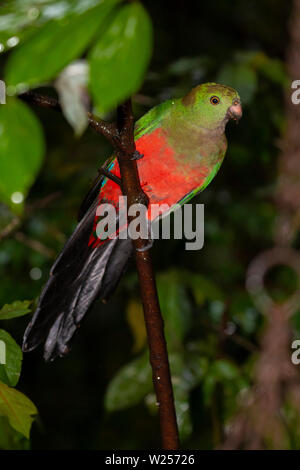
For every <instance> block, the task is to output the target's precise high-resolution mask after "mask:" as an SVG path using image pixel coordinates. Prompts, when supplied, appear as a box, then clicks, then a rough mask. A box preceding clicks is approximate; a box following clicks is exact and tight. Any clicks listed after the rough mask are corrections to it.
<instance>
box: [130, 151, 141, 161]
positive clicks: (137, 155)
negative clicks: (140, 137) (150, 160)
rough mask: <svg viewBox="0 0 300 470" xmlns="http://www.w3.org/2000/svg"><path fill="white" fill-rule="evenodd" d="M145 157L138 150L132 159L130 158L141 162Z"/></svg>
mask: <svg viewBox="0 0 300 470" xmlns="http://www.w3.org/2000/svg"><path fill="white" fill-rule="evenodd" d="M143 156H144V155H143V154H142V153H140V152H139V151H138V150H136V151H135V152H134V154H133V155H132V157H131V158H130V160H140V159H141V158H143Z"/></svg>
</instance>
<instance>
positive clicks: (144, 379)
mask: <svg viewBox="0 0 300 470" xmlns="http://www.w3.org/2000/svg"><path fill="white" fill-rule="evenodd" d="M152 387H153V385H152V372H151V368H150V364H149V354H148V352H147V353H145V354H143V355H142V356H140V357H138V358H137V359H135V360H134V361H132V362H130V363H129V364H127V365H126V366H124V367H123V368H122V369H121V370H120V371H119V372H117V374H116V375H115V377H114V378H113V379H112V381H111V382H110V384H109V386H108V389H107V392H106V396H105V407H106V409H107V410H109V411H115V410H121V409H123V408H128V407H129V406H133V405H136V404H137V403H139V402H140V401H141V400H142V399H143V398H144V397H145V395H146V394H147V393H149V392H151V390H152Z"/></svg>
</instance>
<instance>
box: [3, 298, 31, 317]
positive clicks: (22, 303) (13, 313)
mask: <svg viewBox="0 0 300 470" xmlns="http://www.w3.org/2000/svg"><path fill="white" fill-rule="evenodd" d="M30 304H31V300H15V301H14V302H13V303H12V304H5V305H4V307H2V308H1V310H0V320H9V319H10V318H15V317H22V316H23V315H26V314H27V313H30V312H31V309H30V308H29V305H30Z"/></svg>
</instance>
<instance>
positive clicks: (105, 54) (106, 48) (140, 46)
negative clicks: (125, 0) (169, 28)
mask: <svg viewBox="0 0 300 470" xmlns="http://www.w3.org/2000/svg"><path fill="white" fill-rule="evenodd" d="M151 49H152V26H151V20H150V18H149V16H148V14H147V12H146V11H145V9H144V7H143V6H142V5H141V4H140V3H139V2H132V3H130V4H129V5H125V6H124V7H122V8H121V9H120V10H119V12H118V14H117V15H116V16H115V18H114V20H113V21H112V23H111V24H110V25H109V27H108V28H107V30H106V31H105V32H104V34H103V35H102V36H101V37H100V39H99V41H98V42H97V44H96V45H95V46H94V48H93V49H92V50H91V53H90V55H89V61H90V87H91V92H92V95H93V98H94V100H95V103H96V106H97V108H98V110H99V111H100V112H107V111H109V110H111V109H112V108H114V107H115V106H117V105H118V104H119V103H120V102H122V101H123V100H124V99H125V98H128V97H129V96H130V95H132V94H133V93H134V92H136V91H137V90H138V89H139V87H140V86H141V84H142V81H143V78H144V74H145V71H146V68H147V65H148V63H149V59H150V55H151Z"/></svg>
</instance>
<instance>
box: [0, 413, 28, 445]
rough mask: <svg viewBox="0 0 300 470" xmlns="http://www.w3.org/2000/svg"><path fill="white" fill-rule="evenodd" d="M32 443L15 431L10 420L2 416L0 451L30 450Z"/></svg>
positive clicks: (0, 419)
mask: <svg viewBox="0 0 300 470" xmlns="http://www.w3.org/2000/svg"><path fill="white" fill-rule="evenodd" d="M29 448H30V442H29V440H28V439H26V438H25V437H24V436H23V435H22V434H20V433H19V432H17V431H15V430H14V429H13V428H12V427H11V426H10V424H9V422H8V419H7V418H4V417H3V416H0V449H1V450H28V449H29Z"/></svg>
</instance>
